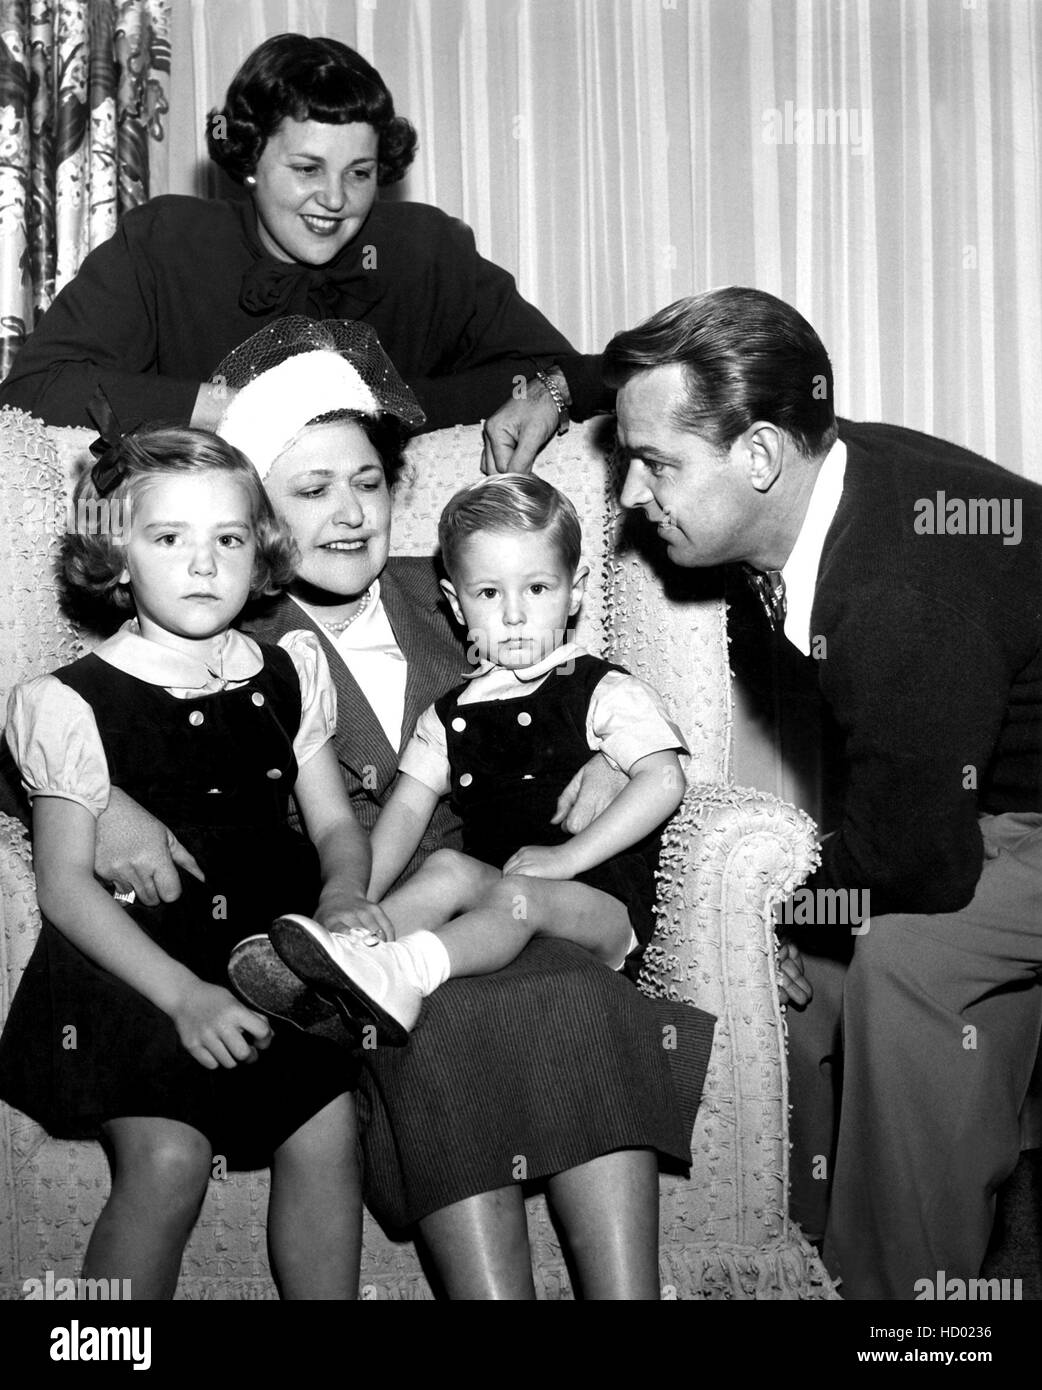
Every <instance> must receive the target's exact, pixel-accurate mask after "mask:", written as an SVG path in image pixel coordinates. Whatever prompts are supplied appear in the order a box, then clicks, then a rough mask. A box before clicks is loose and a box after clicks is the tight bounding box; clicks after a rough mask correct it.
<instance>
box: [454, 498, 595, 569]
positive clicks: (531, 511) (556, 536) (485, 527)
mask: <svg viewBox="0 0 1042 1390" xmlns="http://www.w3.org/2000/svg"><path fill="white" fill-rule="evenodd" d="M483 531H492V532H511V531H532V532H535V531H546V532H548V533H549V535H550V540H551V542H552V543H553V544H554V545H555V546H556V548H557V550H558V552H559V553H560V556H561V559H562V561H563V562H564V565H565V568H566V569H567V570H568V573H569V574H574V573H575V571H576V570H577V569H578V568H579V559H580V557H581V555H582V527H581V526H580V524H579V518H578V516H577V515H576V511H575V508H574V507H573V506H572V504H571V502H570V501H569V500H568V498H567V497H565V495H564V493H562V492H558V491H557V489H556V488H555V487H553V486H552V485H551V484H550V483H548V482H547V481H546V479H545V478H537V477H536V476H535V475H534V474H531V473H528V474H526V473H497V474H495V475H494V476H493V477H491V478H483V479H482V480H481V481H480V482H478V483H472V484H471V485H470V486H469V487H465V488H463V489H462V491H460V492H457V493H456V494H455V496H453V497H451V498H450V499H449V501H448V503H447V504H446V506H445V510H444V511H443V512H442V514H441V520H440V521H439V522H438V544H439V545H440V546H441V561H442V564H443V565H444V566H445V572H446V574H447V575H448V576H449V578H450V579H451V578H452V577H453V573H454V571H455V570H456V569H457V568H458V566H459V558H460V553H461V551H462V549H463V545H464V543H465V541H466V540H467V539H468V537H470V536H473V535H476V534H478V533H479V532H483Z"/></svg>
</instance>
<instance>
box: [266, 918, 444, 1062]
mask: <svg viewBox="0 0 1042 1390" xmlns="http://www.w3.org/2000/svg"><path fill="white" fill-rule="evenodd" d="M270 937H271V942H272V944H273V946H274V947H275V950H276V951H277V952H278V953H279V955H280V956H281V957H282V959H283V960H284V961H285V962H286V964H287V965H288V966H289V968H290V969H291V970H292V971H293V973H294V975H296V976H297V978H298V979H301V980H304V981H306V983H307V984H309V985H313V986H314V987H315V988H316V989H320V990H321V991H322V992H323V993H324V994H329V993H330V991H334V992H335V993H336V994H337V996H338V998H339V999H340V1001H341V1002H342V1003H343V1005H344V1007H345V1008H346V1010H347V1012H348V1013H349V1014H351V1016H352V1017H353V1018H355V1019H357V1020H358V1021H359V1022H361V1023H363V1024H367V1023H372V1024H375V1025H376V1030H377V1034H376V1035H377V1039H378V1041H380V1042H385V1043H389V1044H390V1045H391V1046H392V1047H400V1046H401V1045H402V1044H403V1043H404V1042H406V1041H407V1040H408V1037H409V1033H410V1032H411V1030H412V1027H413V1025H414V1024H415V1022H416V1020H417V1018H418V1017H419V1013H420V1006H421V1004H422V1003H423V995H422V994H421V993H420V991H419V989H417V987H416V986H415V985H414V984H411V983H410V982H409V981H408V980H406V979H404V978H403V976H402V972H401V970H400V968H399V966H398V962H397V961H396V960H395V958H394V956H393V954H390V953H388V951H387V950H386V947H384V946H382V945H381V946H360V945H356V943H355V942H353V941H352V940H351V939H350V937H347V936H339V935H336V934H334V933H333V932H329V931H326V929H325V927H323V926H320V925H319V924H318V922H314V921H312V920H311V918H310V917H300V916H298V915H297V914H296V913H289V914H287V915H286V916H285V917H279V918H277V919H276V921H275V922H274V923H273V924H272V928H271V932H270Z"/></svg>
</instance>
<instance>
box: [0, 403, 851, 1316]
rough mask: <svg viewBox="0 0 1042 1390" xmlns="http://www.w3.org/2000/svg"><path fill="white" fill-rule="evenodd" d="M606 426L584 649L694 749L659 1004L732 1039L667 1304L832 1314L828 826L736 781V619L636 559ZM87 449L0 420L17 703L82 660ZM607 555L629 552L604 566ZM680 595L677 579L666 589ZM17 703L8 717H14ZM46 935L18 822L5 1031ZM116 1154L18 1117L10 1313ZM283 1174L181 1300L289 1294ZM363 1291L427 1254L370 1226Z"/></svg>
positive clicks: (54, 1258)
mask: <svg viewBox="0 0 1042 1390" xmlns="http://www.w3.org/2000/svg"><path fill="white" fill-rule="evenodd" d="M604 433H605V422H604V421H600V422H598V421H594V422H592V423H591V424H589V425H587V426H580V427H573V429H572V430H571V432H570V433H569V434H568V435H566V436H564V437H563V438H562V439H560V440H557V441H556V442H555V443H554V444H553V445H552V446H551V447H550V448H549V449H548V450H547V452H546V453H545V454H544V455H543V457H542V459H541V461H540V464H539V471H540V472H542V473H543V474H544V475H545V476H546V477H548V478H549V479H550V480H551V481H552V482H554V483H556V484H557V485H558V486H560V487H562V488H563V489H564V490H565V491H566V492H568V493H569V494H570V495H571V497H572V498H573V500H574V501H575V502H576V504H577V506H578V508H579V511H580V514H581V516H582V518H583V523H584V529H585V535H586V542H587V547H588V555H589V559H590V562H591V567H592V574H591V580H590V585H589V591H588V599H587V603H586V606H585V610H584V613H583V617H582V621H581V626H580V636H581V637H582V638H583V640H584V641H585V643H586V644H587V646H588V647H589V648H590V649H591V650H594V651H598V650H603V651H604V652H605V653H606V654H612V655H614V656H615V657H616V658H617V659H618V660H620V661H622V662H624V663H625V664H627V665H628V666H629V667H630V669H632V670H633V671H634V672H635V673H636V674H638V675H641V676H644V677H645V678H646V679H648V680H650V681H651V682H653V683H654V684H655V685H656V686H657V687H658V689H659V690H661V691H662V693H663V695H664V696H665V697H666V699H667V700H668V701H669V703H670V704H671V706H672V707H673V709H674V711H675V714H676V717H677V719H678V721H679V722H680V723H681V725H682V726H683V727H684V728H685V730H686V732H687V733H688V736H689V739H690V742H691V748H692V754H693V756H692V758H691V762H690V769H689V780H690V784H691V785H690V791H689V794H688V796H687V798H686V800H685V803H684V805H683V807H682V808H681V811H680V812H679V814H678V815H677V816H676V818H675V819H674V821H673V823H672V825H671V827H670V828H669V830H668V833H667V838H666V847H665V850H664V854H663V864H662V873H661V890H660V916H659V929H658V934H657V936H656V938H655V941H654V943H653V945H652V947H651V948H650V950H649V953H648V960H647V965H646V968H645V975H644V979H643V986H642V987H643V988H645V989H647V990H649V991H651V992H653V993H656V994H668V995H670V996H671V997H674V998H690V999H693V1000H696V1001H697V1002H698V1003H699V1004H700V1005H701V1006H702V1007H703V1008H705V1009H707V1010H709V1011H710V1012H712V1013H714V1014H716V1015H717V1018H718V1020H719V1021H718V1024H717V1029H716V1037H715V1041H714V1045H713V1056H712V1061H711V1064H710V1070H709V1076H708V1080H707V1085H706V1091H705V1096H704V1099H703V1102H702V1107H701V1110H700V1113H699V1117H698V1121H697V1124H696V1128H695V1133H694V1137H693V1141H692V1168H691V1177H690V1178H689V1179H684V1180H681V1179H676V1178H664V1179H663V1180H662V1236H663V1238H662V1253H661V1274H662V1286H663V1297H664V1298H682V1299H687V1298H746V1299H751V1298H829V1297H834V1296H835V1294H834V1292H833V1288H832V1285H831V1283H830V1281H829V1280H828V1277H827V1275H826V1273H825V1271H824V1269H823V1268H822V1266H821V1264H820V1263H819V1261H818V1259H817V1257H816V1255H815V1254H814V1252H813V1251H812V1250H811V1248H810V1247H809V1246H808V1245H807V1244H806V1243H805V1242H804V1241H803V1239H802V1237H801V1235H800V1233H799V1231H798V1229H797V1228H796V1227H795V1226H794V1225H793V1224H792V1223H791V1222H790V1220H789V1217H788V1212H787V1199H788V1095H787V1082H786V1072H785V1065H784V1047H785V1021H784V1012H783V1010H782V1009H781V1007H780V1005H779V1000H778V994H777V989H776V987H775V983H774V967H773V959H772V950H773V944H772V943H773V932H772V909H773V906H774V904H775V903H776V902H778V901H779V900H780V899H781V898H783V897H784V896H785V895H786V894H787V893H788V892H790V891H791V890H792V889H793V887H794V886H796V885H797V884H798V883H799V882H800V881H801V880H802V879H803V877H804V876H805V875H806V873H807V872H808V871H809V869H810V868H811V866H812V863H813V862H814V858H815V854H816V849H815V841H814V835H813V826H812V824H811V823H810V821H808V819H807V818H806V817H805V816H804V815H803V814H801V813H800V812H798V811H796V810H794V809H793V808H792V807H791V806H786V805H783V804H782V803H780V802H778V801H776V800H774V799H773V798H771V797H770V796H767V795H764V794H762V793H760V792H756V791H749V790H743V789H740V788H736V787H734V786H733V785H732V784H731V778H730V745H731V690H730V674H729V670H728V656H727V636H726V626H725V612H724V605H723V602H722V600H721V599H720V598H719V597H716V596H714V595H713V594H712V593H708V594H707V593H701V594H700V593H699V592H698V588H699V586H698V585H697V584H695V586H694V591H692V590H690V589H689V590H688V591H687V592H684V593H676V592H672V591H671V592H670V593H668V594H667V592H666V590H665V588H664V579H663V578H662V577H660V576H659V575H658V574H657V573H656V572H655V570H654V569H653V568H652V566H651V564H650V563H649V562H648V561H647V560H646V559H645V558H644V557H643V556H642V555H641V554H640V553H639V552H638V551H636V550H634V549H633V548H632V547H629V546H627V544H626V543H625V538H623V539H624V543H623V544H622V545H621V546H620V548H619V549H618V550H617V551H616V550H614V548H613V547H612V546H609V545H608V544H607V542H608V541H609V540H610V539H612V540H613V539H615V537H616V533H617V529H618V528H617V514H616V509H615V503H614V494H613V490H612V487H611V480H610V476H609V470H608V465H607V462H606V458H605V453H604V448H603V444H604ZM479 434H480V432H479V430H478V428H477V427H476V426H468V427H459V428H456V429H453V430H444V431H441V432H439V433H437V434H433V435H428V436H426V437H423V438H421V439H419V440H417V441H415V442H414V444H413V445H412V446H411V447H410V450H409V476H408V477H407V478H406V480H405V481H404V483H403V484H402V486H401V489H400V492H399V496H398V499H397V503H396V514H395V533H394V538H393V549H394V551H395V552H397V553H404V554H429V553H431V552H432V549H433V545H434V539H435V526H436V521H437V517H438V514H439V512H440V509H441V506H442V505H443V503H444V502H445V500H446V499H447V498H448V497H449V495H450V494H451V493H452V492H453V491H455V490H456V488H457V487H458V486H460V485H461V484H462V483H464V482H466V481H469V480H471V479H472V478H473V477H474V476H475V475H476V467H477V459H478V455H479V447H480V445H479ZM90 437H91V436H90V434H89V433H88V432H87V431H82V430H58V429H49V428H45V427H44V426H42V425H41V424H40V423H39V422H38V421H35V420H33V419H31V418H30V417H29V416H26V415H24V414H23V413H21V412H17V411H11V410H7V409H5V410H3V411H0V514H2V515H3V517H4V519H5V523H6V524H5V525H4V526H3V527H0V593H2V595H3V599H2V601H0V697H2V699H3V700H4V701H6V696H7V692H8V690H9V689H10V687H11V685H12V684H14V683H15V682H16V681H18V680H21V679H24V678H27V677H30V676H33V675H36V674H39V673H40V672H43V671H47V670H50V669H52V668H54V667H56V666H59V665H61V664H63V663H65V662H68V661H70V660H72V659H74V658H75V657H76V656H77V655H78V654H80V653H81V652H82V651H83V650H85V648H86V647H89V646H90V644H91V643H90V639H89V637H88V636H86V635H85V634H83V633H80V632H77V631H76V630H75V629H74V628H73V627H72V626H71V625H70V623H69V622H68V621H67V620H66V619H65V618H64V616H63V615H62V613H61V611H60V608H59V604H58V594H57V587H56V581H55V576H54V559H55V554H56V552H57V548H58V544H59V541H60V534H61V532H62V530H63V529H64V526H65V511H66V500H65V499H66V497H67V488H68V480H69V478H70V477H72V476H74V475H75V471H76V469H77V467H78V466H82V462H83V460H84V458H85V456H86V445H87V443H88V442H89V440H90ZM605 556H609V557H613V558H609V559H608V560H607V561H606V560H605ZM665 582H672V581H669V580H668V578H667V579H666V581H665ZM0 707H2V706H0ZM38 927H39V919H38V915H37V910H36V903H35V897H34V889H33V878H32V868H31V859H30V853H29V848H28V845H27V843H26V840H25V837H24V834H23V832H22V830H21V827H20V826H19V825H18V823H17V822H15V821H13V820H10V819H7V818H5V819H4V821H3V823H2V824H0V1017H3V1016H6V1012H7V1009H8V1008H9V1006H10V1002H11V998H12V997H13V994H14V990H15V987H16V985H17V982H18V978H19V975H20V973H21V971H22V969H23V967H24V965H25V963H26V961H27V960H28V957H29V954H30V951H31V949H32V946H33V942H34V940H35V937H36V933H37V931H38ZM107 1188H108V1169H107V1165H106V1162H105V1158H104V1156H103V1154H102V1151H101V1148H100V1146H98V1145H97V1144H94V1143H89V1142H84V1143H70V1142H64V1141H58V1140H54V1139H51V1138H49V1137H48V1136H47V1135H46V1134H45V1133H44V1132H43V1131H42V1130H41V1129H40V1128H39V1126H38V1125H36V1124H35V1123H33V1122H32V1121H30V1120H29V1119H27V1118H26V1117H25V1116H23V1115H20V1114H18V1113H16V1112H14V1111H12V1110H11V1109H10V1108H8V1107H6V1106H3V1105H0V1297H6V1298H19V1297H22V1296H23V1282H24V1281H25V1280H27V1279H29V1278H33V1277H36V1278H42V1277H43V1276H44V1274H45V1273H46V1271H48V1270H52V1271H53V1272H54V1276H55V1278H63V1277H69V1276H74V1275H76V1273H77V1272H78V1268H79V1265H80V1262H81V1260H82V1256H83V1252H84V1249H85V1247H86V1243H87V1240H88V1237H89V1234H90V1230H91V1226H92V1224H93V1222H94V1220H95V1219H96V1217H97V1215H98V1212H99V1211H100V1209H101V1206H102V1204H103V1202H104V1200H105V1195H106V1192H107ZM267 1190H268V1179H267V1174H266V1173H265V1172H257V1173H239V1174H231V1175H229V1176H228V1177H225V1178H215V1179H214V1181H212V1182H211V1184H210V1190H209V1194H208V1196H207V1199H206V1202H205V1205H204V1209H203V1212H202V1216H201V1218H200V1220H199V1223H198V1226H197V1228H196V1230H195V1232H194V1234H193V1236H192V1239H191V1242H190V1244H189V1247H188V1251H187V1254H186V1256H185V1260H184V1266H183V1271H182V1277H181V1282H180V1286H179V1292H178V1296H179V1297H181V1298H187V1299H244V1298H245V1299H266V1298H272V1297H274V1296H275V1293H274V1288H273V1285H272V1283H271V1279H270V1275H269V1272H268V1264H267V1258H266V1254H265V1238H264V1217H265V1208H266V1203H267ZM529 1224H530V1228H531V1235H532V1245H533V1250H534V1253H535V1261H536V1272H537V1287H538V1290H539V1295H540V1297H543V1298H550V1299H556V1298H570V1297H571V1291H570V1286H569V1282H568V1276H567V1272H566V1269H565V1265H564V1261H563V1259H562V1255H561V1250H560V1246H559V1242H558V1240H557V1237H556V1235H555V1232H554V1229H553V1227H552V1225H551V1223H550V1221H549V1218H548V1215H547V1212H546V1208H545V1203H544V1202H543V1199H542V1198H541V1197H540V1196H538V1195H536V1196H533V1197H532V1198H531V1199H530V1201H529ZM362 1294H363V1297H368V1298H405V1299H408V1298H421V1299H422V1298H429V1297H430V1296H431V1293H430V1289H429V1287H428V1284H427V1281H426V1279H425V1278H424V1276H423V1274H422V1272H421V1270H420V1266H419V1262H418V1260H417V1258H416V1254H415V1251H414V1248H413V1246H412V1244H411V1243H409V1242H403V1241H393V1240H390V1239H388V1238H387V1236H386V1235H385V1234H384V1233H383V1232H382V1231H381V1230H380V1228H379V1227H378V1226H377V1225H376V1223H375V1222H374V1221H372V1220H371V1219H369V1218H367V1224H366V1233H365V1250H364V1257H363V1268H362Z"/></svg>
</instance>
